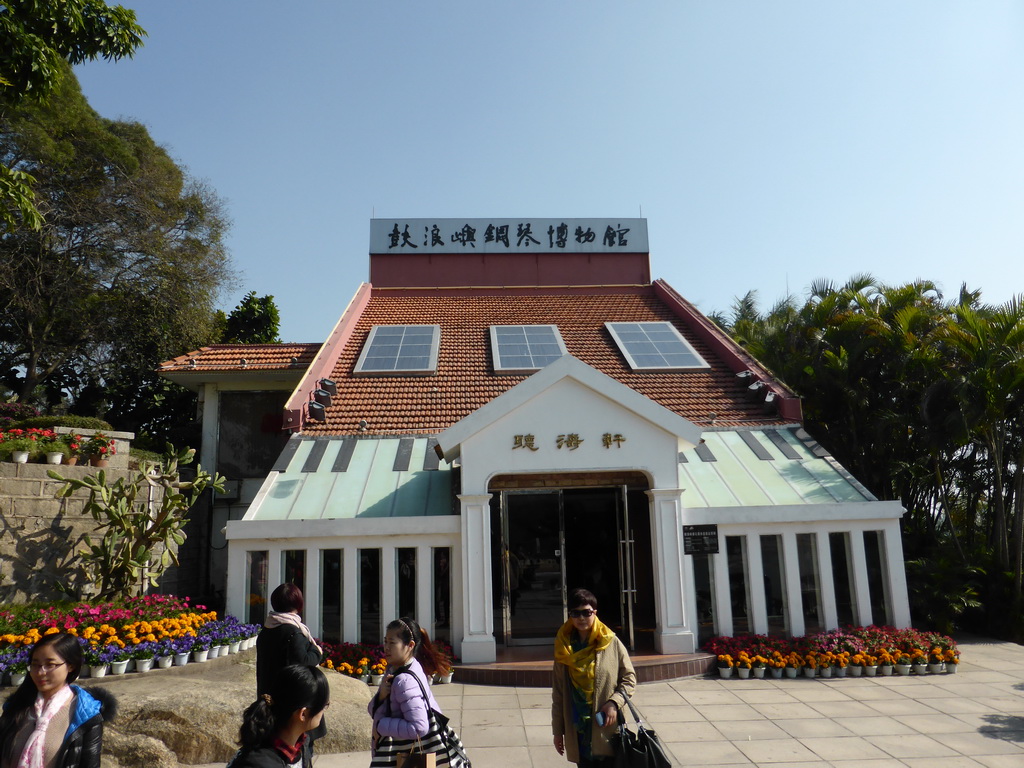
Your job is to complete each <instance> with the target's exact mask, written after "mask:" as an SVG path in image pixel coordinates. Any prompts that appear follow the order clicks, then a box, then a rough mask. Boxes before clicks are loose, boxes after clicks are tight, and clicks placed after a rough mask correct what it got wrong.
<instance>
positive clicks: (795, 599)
mask: <svg viewBox="0 0 1024 768" xmlns="http://www.w3.org/2000/svg"><path fill="white" fill-rule="evenodd" d="M782 563H783V569H784V570H785V573H786V601H787V602H788V603H789V606H788V608H789V633H790V635H791V636H792V637H801V636H802V635H803V634H804V633H805V630H804V627H805V626H806V623H805V622H804V599H803V595H802V594H801V593H800V554H799V552H798V551H797V547H796V532H795V531H791V530H789V531H783V533H782Z"/></svg>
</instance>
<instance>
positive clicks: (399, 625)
mask: <svg viewBox="0 0 1024 768" xmlns="http://www.w3.org/2000/svg"><path fill="white" fill-rule="evenodd" d="M384 654H385V656H386V657H387V662H388V669H387V673H386V674H385V675H384V679H383V680H382V681H381V683H380V686H379V687H378V688H377V695H376V696H374V697H373V698H372V699H371V700H370V703H369V705H368V707H367V709H368V711H369V713H370V716H371V717H373V754H374V756H376V755H377V745H378V743H379V741H380V740H381V739H382V738H385V737H391V738H392V739H396V740H402V741H407V740H417V739H422V738H423V737H424V736H426V735H427V732H428V731H429V730H430V712H429V710H431V709H433V710H434V711H436V712H440V711H441V708H440V707H438V706H437V701H436V700H435V699H434V694H433V692H432V691H431V690H430V682H429V680H430V677H429V676H431V675H434V674H441V675H446V674H448V672H449V668H448V664H447V661H446V660H445V658H444V657H443V656H441V655H440V654H439V653H438V652H437V650H436V649H435V648H434V646H433V645H432V644H431V642H430V638H429V637H428V636H427V633H426V631H424V630H423V629H422V628H421V627H420V625H419V624H418V623H417V621H416V619H414V618H412V617H410V616H403V617H402V618H400V619H395V620H394V621H392V622H391V623H390V624H388V626H387V632H386V634H385V636H384Z"/></svg>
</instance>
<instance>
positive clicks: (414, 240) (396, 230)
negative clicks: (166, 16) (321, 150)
mask: <svg viewBox="0 0 1024 768" xmlns="http://www.w3.org/2000/svg"><path fill="white" fill-rule="evenodd" d="M531 252H533V253H649V247H648V244H647V219H525V218H524V219H371V221H370V253H372V254H383V253H422V254H432V253H531Z"/></svg>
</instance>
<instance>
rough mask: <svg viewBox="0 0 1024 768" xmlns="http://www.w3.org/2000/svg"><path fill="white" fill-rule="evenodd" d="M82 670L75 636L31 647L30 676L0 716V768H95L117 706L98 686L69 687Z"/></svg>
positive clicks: (54, 638)
mask: <svg viewBox="0 0 1024 768" xmlns="http://www.w3.org/2000/svg"><path fill="white" fill-rule="evenodd" d="M81 669H82V647H81V646H80V645H79V644H78V638H75V637H72V636H71V635H68V634H64V633H61V632H58V633H55V634H52V635H46V636H45V637H43V638H42V639H41V640H40V641H39V642H38V643H36V644H35V645H34V646H33V648H32V654H31V656H30V657H29V675H28V677H27V678H25V682H24V683H22V684H21V685H20V686H19V687H18V689H17V690H16V691H15V692H14V693H12V694H11V695H10V696H9V697H8V698H7V701H6V702H5V703H4V708H3V714H2V715H0V768H99V765H100V751H101V749H102V747H103V723H104V722H105V721H109V720H112V719H113V718H114V715H115V714H116V713H117V702H116V701H115V700H114V697H113V696H111V695H110V694H109V693H108V692H107V691H105V690H103V689H102V688H91V689H89V690H88V691H86V690H85V689H84V688H79V687H78V686H77V685H72V683H73V682H75V680H77V679H78V673H79V672H80V671H81Z"/></svg>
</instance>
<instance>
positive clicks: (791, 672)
mask: <svg viewBox="0 0 1024 768" xmlns="http://www.w3.org/2000/svg"><path fill="white" fill-rule="evenodd" d="M803 665H804V660H803V659H802V658H801V657H800V654H798V653H797V652H796V651H791V652H790V653H789V655H788V656H786V677H789V678H793V677H796V676H797V673H799V671H800V667H802V666H803Z"/></svg>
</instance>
